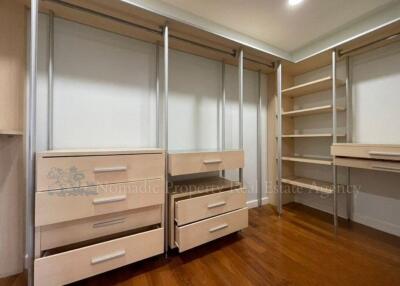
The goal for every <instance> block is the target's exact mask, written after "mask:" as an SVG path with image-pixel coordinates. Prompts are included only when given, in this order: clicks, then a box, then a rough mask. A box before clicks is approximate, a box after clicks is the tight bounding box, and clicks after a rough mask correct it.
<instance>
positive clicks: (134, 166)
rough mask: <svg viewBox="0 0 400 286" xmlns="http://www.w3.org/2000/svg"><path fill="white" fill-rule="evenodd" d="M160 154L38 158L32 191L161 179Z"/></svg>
mask: <svg viewBox="0 0 400 286" xmlns="http://www.w3.org/2000/svg"><path fill="white" fill-rule="evenodd" d="M164 165H165V163H164V155H163V154H162V153H160V154H138V155H112V156H82V157H39V158H38V160H37V177H36V190H37V191H47V190H59V189H69V188H77V187H84V186H94V185H101V184H110V183H123V182H131V181H136V180H143V179H148V178H159V177H163V176H164Z"/></svg>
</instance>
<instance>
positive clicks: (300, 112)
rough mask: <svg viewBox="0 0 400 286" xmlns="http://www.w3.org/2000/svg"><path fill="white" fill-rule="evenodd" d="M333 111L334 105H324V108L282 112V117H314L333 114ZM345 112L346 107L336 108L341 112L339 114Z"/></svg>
mask: <svg viewBox="0 0 400 286" xmlns="http://www.w3.org/2000/svg"><path fill="white" fill-rule="evenodd" d="M332 110H333V107H332V105H324V106H317V107H311V108H305V109H298V110H292V111H286V112H282V116H288V117H296V116H306V115H312V114H321V113H329V112H332ZM345 110H346V108H344V107H337V108H336V111H339V112H340V111H345Z"/></svg>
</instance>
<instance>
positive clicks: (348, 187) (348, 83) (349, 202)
mask: <svg viewBox="0 0 400 286" xmlns="http://www.w3.org/2000/svg"><path fill="white" fill-rule="evenodd" d="M350 64H351V62H350V56H347V57H346V142H347V143H350V142H352V130H351V129H352V124H351V123H352V97H351V92H352V90H351V70H350ZM350 175H351V171H350V168H347V174H346V179H347V182H346V210H347V220H351V217H352V209H353V194H352V192H351V185H350Z"/></svg>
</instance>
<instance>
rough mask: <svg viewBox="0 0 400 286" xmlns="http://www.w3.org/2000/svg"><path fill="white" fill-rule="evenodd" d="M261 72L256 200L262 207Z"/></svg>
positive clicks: (259, 75) (259, 80) (259, 78)
mask: <svg viewBox="0 0 400 286" xmlns="http://www.w3.org/2000/svg"><path fill="white" fill-rule="evenodd" d="M261 111H262V97H261V71H258V108H257V198H258V206H259V207H261V205H262V190H261V188H262V159H261V158H262V129H261Z"/></svg>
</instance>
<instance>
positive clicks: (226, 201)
mask: <svg viewBox="0 0 400 286" xmlns="http://www.w3.org/2000/svg"><path fill="white" fill-rule="evenodd" d="M244 207H246V193H245V189H234V190H229V191H225V192H220V193H214V194H209V195H203V196H199V197H194V198H190V199H183V200H178V201H176V202H175V221H176V223H177V224H178V225H184V224H187V223H191V222H195V221H198V220H201V219H205V218H208V217H212V216H216V215H219V214H222V213H226V212H230V211H233V210H237V209H240V208H244Z"/></svg>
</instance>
